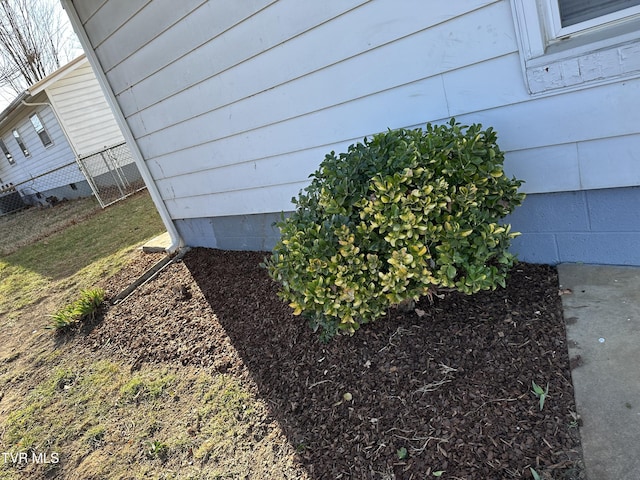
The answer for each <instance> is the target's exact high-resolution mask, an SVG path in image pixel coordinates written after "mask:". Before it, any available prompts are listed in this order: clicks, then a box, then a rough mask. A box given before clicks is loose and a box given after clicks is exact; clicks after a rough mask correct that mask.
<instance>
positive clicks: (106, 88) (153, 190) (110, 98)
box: [60, 0, 184, 254]
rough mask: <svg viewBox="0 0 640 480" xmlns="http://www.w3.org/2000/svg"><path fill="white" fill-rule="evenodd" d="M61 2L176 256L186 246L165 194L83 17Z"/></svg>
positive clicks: (169, 249)
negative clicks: (132, 129) (132, 128)
mask: <svg viewBox="0 0 640 480" xmlns="http://www.w3.org/2000/svg"><path fill="white" fill-rule="evenodd" d="M60 1H61V2H62V7H63V8H64V9H65V10H66V11H67V14H68V15H69V20H70V21H71V25H72V26H73V29H74V30H75V32H76V35H78V39H79V40H80V45H82V48H83V49H84V52H85V55H86V56H87V59H88V60H89V63H90V64H91V67H92V68H93V71H94V73H95V75H96V78H97V79H98V83H99V84H100V87H101V88H102V91H103V93H104V95H105V98H106V100H107V103H108V104H109V106H110V107H111V110H112V111H113V113H114V115H115V118H116V121H117V122H118V126H119V127H120V130H122V134H123V135H124V138H125V140H126V142H127V145H128V146H129V148H130V150H131V154H132V155H133V158H134V161H135V163H136V165H137V167H138V170H140V175H141V176H142V178H143V180H144V183H145V184H146V185H147V190H148V191H149V194H150V195H151V199H152V200H153V203H154V204H155V206H156V208H157V209H158V213H159V214H160V218H161V219H162V222H163V223H164V226H165V227H166V229H167V232H168V233H169V236H170V237H171V245H169V246H168V247H167V248H166V252H167V253H170V254H171V253H174V252H175V251H176V250H178V249H180V248H182V247H183V246H184V242H183V240H182V237H180V233H179V232H178V229H177V228H176V225H175V223H173V219H172V218H171V215H170V213H169V210H168V209H167V206H166V204H165V203H164V200H163V199H162V195H160V191H159V190H158V186H157V185H156V183H155V181H154V179H153V176H152V175H151V172H150V171H149V167H148V166H147V163H146V162H145V161H144V157H143V156H142V152H140V148H139V147H138V143H137V142H136V139H135V137H134V136H133V133H132V132H131V129H130V128H129V124H128V123H127V121H126V120H125V118H124V114H123V113H122V110H121V109H120V105H118V101H117V99H116V96H115V94H114V93H113V91H112V90H111V86H110V85H109V81H108V80H107V77H106V75H105V73H104V72H103V71H102V67H101V65H100V60H98V57H97V56H96V53H95V52H94V51H93V48H92V47H91V41H90V40H89V37H88V36H87V32H85V30H84V27H83V25H82V22H81V21H80V17H78V13H77V12H76V10H75V7H74V5H73V3H72V1H71V0H60Z"/></svg>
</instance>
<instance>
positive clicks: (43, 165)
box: [0, 95, 84, 193]
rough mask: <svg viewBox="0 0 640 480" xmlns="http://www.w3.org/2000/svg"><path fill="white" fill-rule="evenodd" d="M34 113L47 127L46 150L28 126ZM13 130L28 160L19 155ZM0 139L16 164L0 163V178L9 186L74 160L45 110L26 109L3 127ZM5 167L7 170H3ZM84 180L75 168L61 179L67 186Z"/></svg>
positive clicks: (30, 125) (46, 109)
mask: <svg viewBox="0 0 640 480" xmlns="http://www.w3.org/2000/svg"><path fill="white" fill-rule="evenodd" d="M45 100H46V97H45V96H44V95H39V96H38V97H36V98H35V99H33V102H34V103H42V102H43V101H45ZM34 113H37V114H38V117H39V118H40V119H41V120H42V123H43V124H44V125H46V126H47V132H48V134H49V135H50V136H51V141H52V143H53V144H52V145H50V146H48V147H44V146H43V144H42V142H41V141H40V137H39V136H38V134H37V133H36V131H35V129H34V128H33V125H32V124H31V120H30V118H29V117H30V116H31V115H33V114H34ZM14 129H16V130H18V131H19V132H20V134H21V137H22V141H23V142H24V144H25V146H26V147H27V149H28V150H29V157H26V158H25V157H24V156H23V155H22V154H21V153H20V148H19V147H18V145H17V143H16V142H15V140H14V138H13V134H12V131H13V130H14ZM0 138H2V140H3V142H4V143H5V145H6V147H7V148H8V150H9V152H10V154H11V155H12V156H13V159H14V160H15V164H14V165H8V163H7V162H1V163H0V177H2V179H3V180H4V181H5V182H12V183H13V184H14V185H17V184H19V183H21V182H24V181H27V180H29V179H32V178H34V177H37V176H39V175H41V174H43V173H46V172H49V171H51V170H53V169H55V168H57V167H60V166H61V165H66V164H68V163H70V162H73V160H74V156H73V152H72V151H71V148H70V147H69V143H68V142H67V140H66V138H65V137H64V134H63V132H62V130H61V129H60V125H59V124H58V121H57V120H56V117H55V115H54V113H53V111H52V110H51V108H50V107H48V106H38V107H35V109H33V108H31V109H30V108H27V109H25V111H24V113H23V114H22V115H21V116H19V117H18V118H15V119H13V120H12V121H11V126H5V129H4V130H0ZM5 166H6V168H4V167H5ZM83 179H84V177H83V176H82V173H81V172H80V170H79V169H78V168H77V167H75V166H74V167H73V168H72V170H70V171H69V173H68V174H66V175H65V176H64V178H63V184H65V185H66V184H68V183H70V182H73V181H76V182H78V181H81V180H83ZM33 185H35V184H33ZM23 187H24V188H27V189H28V187H29V184H27V185H23ZM36 190H37V189H36ZM25 193H35V191H34V192H31V191H25Z"/></svg>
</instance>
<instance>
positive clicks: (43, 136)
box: [29, 113, 53, 147]
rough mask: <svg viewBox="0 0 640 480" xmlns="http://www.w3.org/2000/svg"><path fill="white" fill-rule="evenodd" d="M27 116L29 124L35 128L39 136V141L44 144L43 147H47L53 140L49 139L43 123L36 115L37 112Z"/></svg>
mask: <svg viewBox="0 0 640 480" xmlns="http://www.w3.org/2000/svg"><path fill="white" fill-rule="evenodd" d="M29 118H30V119H31V125H33V128H34V129H35V130H36V133H37V134H38V136H39V137H40V141H41V142H42V145H44V146H45V147H48V146H49V145H51V144H52V143H53V142H52V141H51V138H50V137H49V134H48V133H47V131H46V130H45V128H44V125H43V124H42V121H41V120H40V117H39V116H38V114H37V113H34V114H33V115H31V116H30V117H29Z"/></svg>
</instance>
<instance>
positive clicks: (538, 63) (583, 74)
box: [511, 0, 640, 95]
mask: <svg viewBox="0 0 640 480" xmlns="http://www.w3.org/2000/svg"><path fill="white" fill-rule="evenodd" d="M511 6H512V11H513V16H514V21H515V26H516V35H517V37H518V43H519V47H520V53H521V60H522V66H523V71H524V75H525V79H526V81H527V86H528V88H529V92H530V93H531V94H532V95H539V94H547V93H557V92H560V91H564V90H569V89H578V88H584V87H586V86H587V85H593V84H597V83H609V82H613V81H616V80H618V79H620V78H622V77H625V78H626V77H635V76H640V67H639V66H638V61H637V60H636V59H637V58H638V55H640V6H634V7H629V8H626V9H623V10H619V11H618V12H614V13H610V14H607V15H603V16H602V17H598V18H595V19H592V20H588V21H586V22H581V23H578V24H575V25H571V26H569V27H564V28H563V27H561V25H560V8H559V6H558V1H557V0H511ZM602 65H604V66H605V68H600V67H601V66H602Z"/></svg>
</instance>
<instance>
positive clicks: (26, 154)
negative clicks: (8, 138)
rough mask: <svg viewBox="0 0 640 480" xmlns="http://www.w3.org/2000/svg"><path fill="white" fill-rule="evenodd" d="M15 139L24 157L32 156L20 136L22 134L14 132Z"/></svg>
mask: <svg viewBox="0 0 640 480" xmlns="http://www.w3.org/2000/svg"><path fill="white" fill-rule="evenodd" d="M13 138H15V139H16V142H17V143H18V146H19V147H20V150H22V153H24V156H25V157H28V156H30V155H31V154H30V153H29V150H27V147H26V145H25V144H24V142H23V141H22V137H21V136H20V132H18V130H14V131H13Z"/></svg>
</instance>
